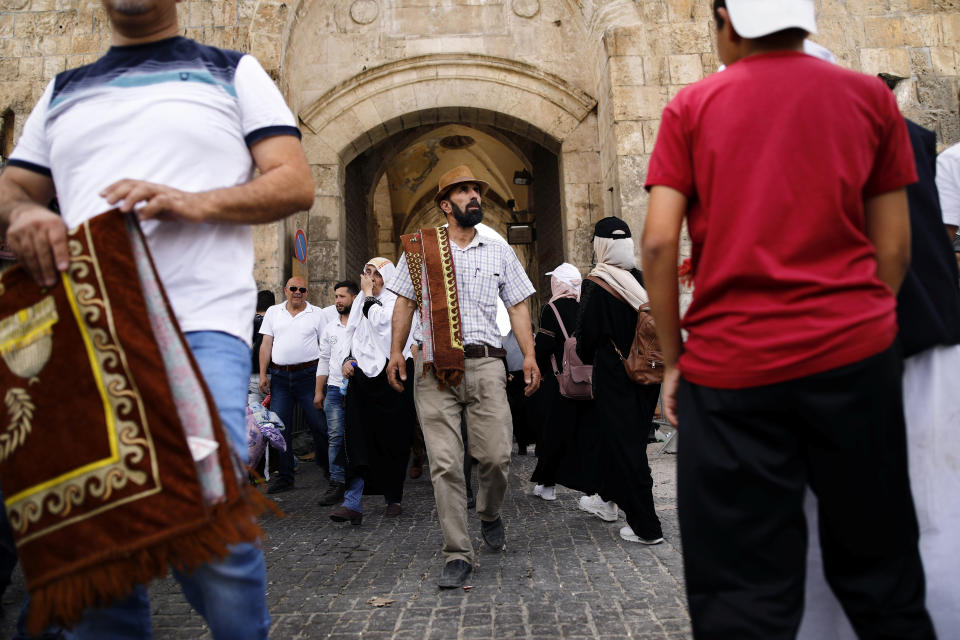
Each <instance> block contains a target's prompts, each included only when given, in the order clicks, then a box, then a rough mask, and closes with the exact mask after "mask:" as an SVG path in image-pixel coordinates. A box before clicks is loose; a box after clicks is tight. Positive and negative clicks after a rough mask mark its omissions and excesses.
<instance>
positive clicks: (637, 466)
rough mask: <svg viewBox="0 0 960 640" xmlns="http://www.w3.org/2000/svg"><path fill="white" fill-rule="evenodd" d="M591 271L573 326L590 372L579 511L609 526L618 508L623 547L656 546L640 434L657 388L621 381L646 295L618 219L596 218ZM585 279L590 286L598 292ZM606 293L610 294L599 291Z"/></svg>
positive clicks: (659, 535) (656, 523)
mask: <svg viewBox="0 0 960 640" xmlns="http://www.w3.org/2000/svg"><path fill="white" fill-rule="evenodd" d="M593 251H594V257H595V260H596V266H595V267H594V269H593V270H592V271H591V272H590V276H589V277H588V279H587V280H585V281H584V283H583V289H582V294H581V298H580V315H579V317H578V318H577V329H576V332H575V335H576V338H577V355H579V356H580V358H581V359H582V360H583V362H584V363H587V364H592V365H593V398H594V402H595V412H594V421H593V426H594V429H595V433H596V455H595V457H594V458H593V474H592V478H591V479H592V480H593V481H594V483H595V486H594V488H593V491H588V493H595V494H598V495H591V496H585V497H583V498H581V500H580V508H581V509H583V510H584V511H587V512H588V513H592V514H594V515H596V516H597V517H598V518H600V519H601V520H605V521H608V522H615V521H616V519H617V514H618V510H617V507H618V506H619V508H620V509H621V510H622V511H623V512H624V513H625V514H626V517H627V526H625V527H623V528H622V529H620V537H621V538H623V539H624V540H627V541H629V542H639V543H642V544H657V543H660V542H663V531H662V529H661V527H660V519H659V518H658V517H657V514H656V512H655V511H654V508H653V491H652V489H653V478H652V477H651V476H650V467H649V465H648V463H647V434H648V432H649V430H650V424H651V421H652V420H653V412H654V409H655V408H656V405H657V398H658V397H659V393H660V385H658V384H653V385H638V384H636V383H634V382H632V381H631V380H630V379H629V378H628V377H627V374H626V370H625V369H624V366H623V362H622V359H621V357H620V355H619V354H618V352H617V350H619V352H620V353H628V352H629V350H630V345H631V343H632V342H633V336H634V332H635V329H636V324H637V312H638V309H639V308H640V306H641V305H643V304H646V302H647V292H646V290H645V289H644V288H643V285H642V284H641V275H640V272H639V271H638V270H637V269H636V262H635V259H634V253H633V251H634V246H633V239H632V237H631V234H630V227H628V226H627V223H625V222H624V221H623V220H620V219H619V218H604V219H603V220H600V221H599V222H598V223H597V225H596V228H595V229H594V237H593ZM590 278H598V279H600V280H602V281H603V283H604V284H605V285H606V287H604V286H601V285H600V284H597V283H596V282H594V281H593V280H592V279H590ZM607 288H609V289H611V290H612V291H613V292H615V293H612V292H611V291H609V290H607Z"/></svg>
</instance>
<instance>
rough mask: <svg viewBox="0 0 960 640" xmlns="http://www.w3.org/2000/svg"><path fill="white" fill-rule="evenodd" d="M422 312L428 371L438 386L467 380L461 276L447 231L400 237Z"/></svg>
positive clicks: (454, 384)
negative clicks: (464, 373) (455, 266)
mask: <svg viewBox="0 0 960 640" xmlns="http://www.w3.org/2000/svg"><path fill="white" fill-rule="evenodd" d="M400 241H401V243H402V245H403V250H404V252H405V253H406V255H407V265H408V267H409V269H410V280H411V282H412V283H413V287H414V291H415V293H416V298H417V307H418V308H419V310H420V324H421V330H422V333H423V363H424V371H426V369H427V368H428V367H433V370H434V375H436V377H437V382H438V386H440V387H441V388H442V387H444V386H449V387H456V386H457V385H459V384H460V382H461V381H462V380H463V372H464V359H463V330H462V323H461V319H460V299H459V296H458V294H457V274H456V269H455V268H454V265H453V255H452V254H451V252H450V240H449V237H448V235H447V229H446V227H437V228H431V229H421V230H420V231H419V232H418V233H415V234H408V235H404V236H401V237H400Z"/></svg>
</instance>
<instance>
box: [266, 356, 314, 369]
mask: <svg viewBox="0 0 960 640" xmlns="http://www.w3.org/2000/svg"><path fill="white" fill-rule="evenodd" d="M318 362H320V359H319V358H317V359H316V360H311V361H310V362H301V363H300V364H276V363H274V364H272V365H271V367H272V368H274V369H276V370H277V371H300V370H301V369H306V368H308V367H315V366H317V363H318Z"/></svg>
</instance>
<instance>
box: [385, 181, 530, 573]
mask: <svg viewBox="0 0 960 640" xmlns="http://www.w3.org/2000/svg"><path fill="white" fill-rule="evenodd" d="M488 188H489V185H488V184H487V183H486V182H484V181H483V180H478V179H477V178H475V177H474V176H473V173H472V172H471V171H470V168H469V167H467V166H460V167H457V168H455V169H452V170H451V171H448V172H447V173H445V174H444V175H443V176H441V177H440V181H439V186H438V188H437V195H436V196H435V198H434V201H435V202H436V203H437V206H438V207H439V208H440V210H441V211H442V212H443V214H444V215H445V216H446V218H447V223H448V226H447V227H437V228H435V229H420V231H419V232H417V233H415V234H410V235H405V236H402V238H401V240H402V242H403V250H404V254H403V257H402V258H401V259H400V262H399V264H398V265H397V273H396V275H395V276H394V277H393V279H392V280H391V281H390V283H389V284H388V285H387V287H388V288H389V289H390V290H391V291H393V292H394V293H396V294H397V302H396V306H395V307H394V312H393V345H392V347H391V355H390V362H389V364H388V365H387V375H388V377H389V379H390V384H391V385H393V387H394V388H395V389H396V390H397V391H400V390H401V389H402V384H401V383H400V380H399V379H398V374H399V378H400V379H403V380H406V367H405V364H404V359H403V355H402V350H403V346H404V337H405V336H406V335H407V334H408V333H409V331H410V324H411V320H412V318H413V312H414V310H417V309H419V311H420V320H421V327H422V348H421V349H418V350H417V358H416V369H415V370H416V372H417V373H416V374H415V375H416V379H415V381H414V390H415V391H414V392H415V400H416V405H417V413H418V415H419V418H420V424H421V425H422V426H423V437H424V440H425V441H426V445H427V455H428V457H429V458H430V478H431V480H432V481H433V491H434V496H435V497H436V501H437V514H438V515H439V517H440V527H441V529H442V530H443V555H444V561H445V564H444V568H443V572H442V574H441V576H440V581H439V586H440V588H442V589H443V588H446V589H449V588H456V587H459V586H462V585H463V584H464V583H465V582H466V580H467V578H468V577H469V576H470V573H471V571H472V570H473V564H474V551H473V544H472V543H471V540H470V534H469V531H468V528H467V505H466V489H465V478H464V470H463V456H464V448H463V439H462V437H461V433H460V420H461V417H463V418H465V419H466V425H467V434H468V435H467V437H468V439H469V441H470V455H472V456H473V457H474V458H476V459H477V460H478V461H479V480H480V482H479V485H480V486H479V489H478V491H477V515H478V516H479V517H480V521H481V535H482V537H483V540H484V542H485V543H486V544H487V546H488V547H490V548H491V549H492V550H494V551H499V550H501V549H503V547H504V542H505V536H504V526H503V520H502V519H501V517H500V507H501V505H502V504H503V496H504V494H505V493H506V490H507V478H508V476H509V472H510V449H511V446H512V443H511V435H510V425H511V424H512V421H511V418H510V407H509V405H508V404H507V395H506V376H505V374H504V368H503V362H502V359H503V358H504V357H505V356H506V352H505V351H504V349H503V346H502V344H501V341H500V331H499V329H498V328H497V322H496V314H497V304H496V302H497V296H499V297H500V299H501V300H502V301H503V303H504V305H505V306H506V307H507V312H508V313H509V315H510V325H511V327H512V328H513V333H514V334H515V335H516V337H517V342H518V343H519V345H520V350H521V351H522V352H523V378H524V382H525V383H526V388H525V390H524V392H525V393H526V394H527V395H528V396H529V395H530V394H532V393H533V392H534V391H536V390H537V388H538V387H539V386H540V371H539V369H538V368H537V363H536V359H535V356H534V348H533V334H532V333H531V331H530V311H529V310H528V309H527V306H526V304H525V303H524V301H525V300H526V299H527V298H528V297H529V296H530V295H531V294H532V293H533V292H534V288H533V285H532V284H531V283H530V279H529V278H527V274H526V273H525V272H524V271H523V267H522V266H521V265H520V261H519V260H517V256H516V254H514V252H513V250H512V249H510V247H509V246H507V245H506V244H504V243H502V242H494V241H491V240H489V239H487V238H485V237H484V236H482V235H480V234H479V233H478V232H477V230H476V228H475V227H476V225H477V224H478V223H479V222H480V221H481V220H482V219H483V209H482V204H481V203H482V198H483V195H484V194H485V193H486V191H487V189H488Z"/></svg>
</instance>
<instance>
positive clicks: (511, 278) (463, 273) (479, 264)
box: [387, 233, 534, 347]
mask: <svg viewBox="0 0 960 640" xmlns="http://www.w3.org/2000/svg"><path fill="white" fill-rule="evenodd" d="M450 251H451V253H452V254H453V268H454V270H455V271H456V273H457V295H458V297H459V299H460V319H461V321H462V323H463V343H464V344H486V345H489V346H491V347H500V346H502V345H501V340H500V330H499V329H498V328H497V296H500V299H501V300H503V304H505V305H506V306H507V307H512V306H513V305H515V304H517V303H518V302H522V301H524V300H526V299H527V298H528V297H530V296H531V295H532V294H533V293H534V288H533V285H532V284H531V283H530V278H528V277H527V274H526V272H525V271H524V270H523V267H522V266H521V265H520V261H519V260H517V254H515V253H514V252H513V249H511V248H510V246H509V245H507V244H505V243H503V242H502V241H500V240H492V239H490V238H487V237H485V236H481V235H480V234H479V233H477V235H476V236H474V238H473V240H472V241H471V242H470V244H469V245H467V247H466V248H465V249H461V248H460V247H458V246H457V244H456V243H455V242H452V241H451V242H450ZM387 288H388V289H389V290H390V291H393V292H394V293H395V294H397V295H398V296H403V297H404V298H408V299H410V300H415V299H416V293H415V292H414V290H413V283H412V282H411V281H410V270H409V269H408V268H407V256H406V254H404V255H403V256H402V257H401V258H400V262H399V263H398V264H397V272H396V273H395V274H394V276H393V278H392V279H391V280H390V282H389V284H387Z"/></svg>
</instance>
